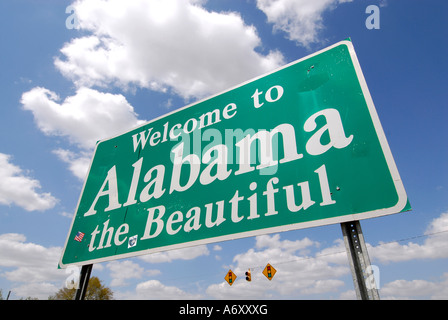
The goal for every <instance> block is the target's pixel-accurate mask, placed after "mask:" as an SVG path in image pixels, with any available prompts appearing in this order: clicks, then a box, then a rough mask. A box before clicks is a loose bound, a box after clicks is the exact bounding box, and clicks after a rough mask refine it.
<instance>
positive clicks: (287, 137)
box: [60, 41, 410, 267]
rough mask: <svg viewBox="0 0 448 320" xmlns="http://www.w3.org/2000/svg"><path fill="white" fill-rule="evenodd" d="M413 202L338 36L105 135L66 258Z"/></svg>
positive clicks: (178, 243) (377, 211)
mask: <svg viewBox="0 0 448 320" xmlns="http://www.w3.org/2000/svg"><path fill="white" fill-rule="evenodd" d="M406 210H410V205H409V203H408V200H407V195H406V192H405V189H404V187H403V184H402V181H401V179H400V176H399V173H398V170H397V168H396V166H395V163H394V160H393V157H392V154H391V151H390V149H389V146H388V143H387V141H386V137H385V135H384V132H383V130H382V127H381V124H380V121H379V119H378V115H377V113H376V110H375V107H374V105H373V101H372V98H371V96H370V93H369V91H368V88H367V85H366V82H365V80H364V77H363V74H362V71H361V68H360V65H359V62H358V59H357V57H356V55H355V51H354V48H353V45H352V43H351V42H350V41H342V42H339V43H337V44H335V45H332V46H330V47H328V48H326V49H323V50H321V51H319V52H317V53H314V54H312V55H310V56H307V57H305V58H303V59H300V60H298V61H295V62H293V63H291V64H288V65H286V66H284V67H283V68H280V69H278V70H276V71H274V72H272V73H269V74H266V75H263V76H261V77H258V78H256V79H253V80H251V81H248V82H245V83H243V84H241V85H239V86H237V87H235V88H232V89H230V90H228V91H225V92H223V93H220V94H218V95H215V96H212V97H210V98H208V99H205V100H202V101H199V102H197V103H194V104H192V105H189V106H187V107H184V108H182V109H179V110H176V111H175V112H172V113H170V114H167V115H165V116H163V117H160V118H158V119H155V120H153V121H151V122H149V123H146V124H145V125H143V126H140V127H138V128H135V129H132V130H130V131H129V132H126V133H124V134H122V135H119V136H116V137H113V138H110V139H106V140H102V141H100V142H98V144H97V146H96V149H95V152H94V156H93V159H92V162H91V165H90V169H89V173H88V176H87V178H86V181H85V183H84V187H83V190H82V193H81V196H80V199H79V203H78V206H77V209H76V213H75V216H74V218H73V222H72V225H71V228H70V231H69V234H68V236H67V240H66V243H65V247H64V250H63V254H62V257H61V261H60V266H61V267H66V266H68V265H85V264H91V263H95V262H102V261H108V260H114V259H119V258H126V257H132V256H136V255H142V254H147V253H153V252H159V251H165V250H169V249H178V248H183V247H188V246H193V245H198V244H206V243H212V242H217V241H223V240H230V239H236V238H242V237H248V236H254V235H260V234H266V233H272V232H279V231H286V230H293V229H300V228H307V227H312V226H319V225H326V224H333V223H341V222H346V221H351V220H360V219H365V218H371V217H378V216H383V215H388V214H392V213H398V212H402V211H406Z"/></svg>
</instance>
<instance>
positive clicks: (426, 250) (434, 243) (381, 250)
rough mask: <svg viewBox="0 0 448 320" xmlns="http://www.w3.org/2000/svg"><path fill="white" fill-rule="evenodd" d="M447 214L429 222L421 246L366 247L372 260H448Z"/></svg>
mask: <svg viewBox="0 0 448 320" xmlns="http://www.w3.org/2000/svg"><path fill="white" fill-rule="evenodd" d="M446 231H448V212H446V213H442V214H441V215H440V216H439V217H438V218H436V219H434V220H433V221H431V223H430V225H429V226H428V227H427V229H426V232H425V234H427V235H428V236H427V238H426V239H425V241H424V242H423V244H418V243H414V242H408V243H405V244H400V243H399V242H397V241H394V242H389V243H383V242H380V243H379V245H378V246H375V247H371V246H369V247H368V250H369V253H370V255H371V256H372V258H373V259H377V260H378V261H380V262H383V263H388V262H398V261H408V260H414V259H440V258H448V247H447V245H446V243H447V241H448V232H446Z"/></svg>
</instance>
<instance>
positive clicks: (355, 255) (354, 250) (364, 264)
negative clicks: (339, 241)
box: [341, 221, 380, 300]
mask: <svg viewBox="0 0 448 320" xmlns="http://www.w3.org/2000/svg"><path fill="white" fill-rule="evenodd" d="M341 229H342V234H343V236H344V243H345V247H346V249H347V255H348V260H349V263H350V269H351V271H352V277H353V283H354V285H355V291H356V297H357V298H358V299H360V300H379V299H380V296H379V294H378V289H377V288H376V284H375V279H374V276H373V273H372V267H371V265H370V259H369V254H368V252H367V247H366V243H365V241H364V236H363V234H362V230H361V224H360V223H359V221H350V222H344V223H341Z"/></svg>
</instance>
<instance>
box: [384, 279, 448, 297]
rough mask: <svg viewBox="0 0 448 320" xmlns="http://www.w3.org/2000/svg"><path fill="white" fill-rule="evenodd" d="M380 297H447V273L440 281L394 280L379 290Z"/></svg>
mask: <svg viewBox="0 0 448 320" xmlns="http://www.w3.org/2000/svg"><path fill="white" fill-rule="evenodd" d="M380 294H381V298H382V299H435V300H440V299H444V300H446V299H448V273H445V274H443V277H442V279H441V281H440V282H435V281H434V282H433V281H426V280H411V281H407V280H395V281H392V282H390V283H387V284H386V285H385V286H384V287H382V288H381V290H380Z"/></svg>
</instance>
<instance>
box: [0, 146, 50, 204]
mask: <svg viewBox="0 0 448 320" xmlns="http://www.w3.org/2000/svg"><path fill="white" fill-rule="evenodd" d="M39 189H41V185H40V182H39V181H38V180H35V179H33V178H31V177H28V176H27V175H26V174H25V173H24V172H23V170H22V169H21V168H20V167H18V166H16V165H14V164H12V163H11V156H10V155H7V154H4V153H0V204H4V205H11V204H14V205H17V206H19V207H22V208H23V209H25V210H27V211H34V210H37V211H44V210H47V209H51V208H53V207H54V206H55V205H56V203H57V201H58V200H57V199H56V198H55V197H53V196H52V195H51V194H50V193H40V192H39Z"/></svg>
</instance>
